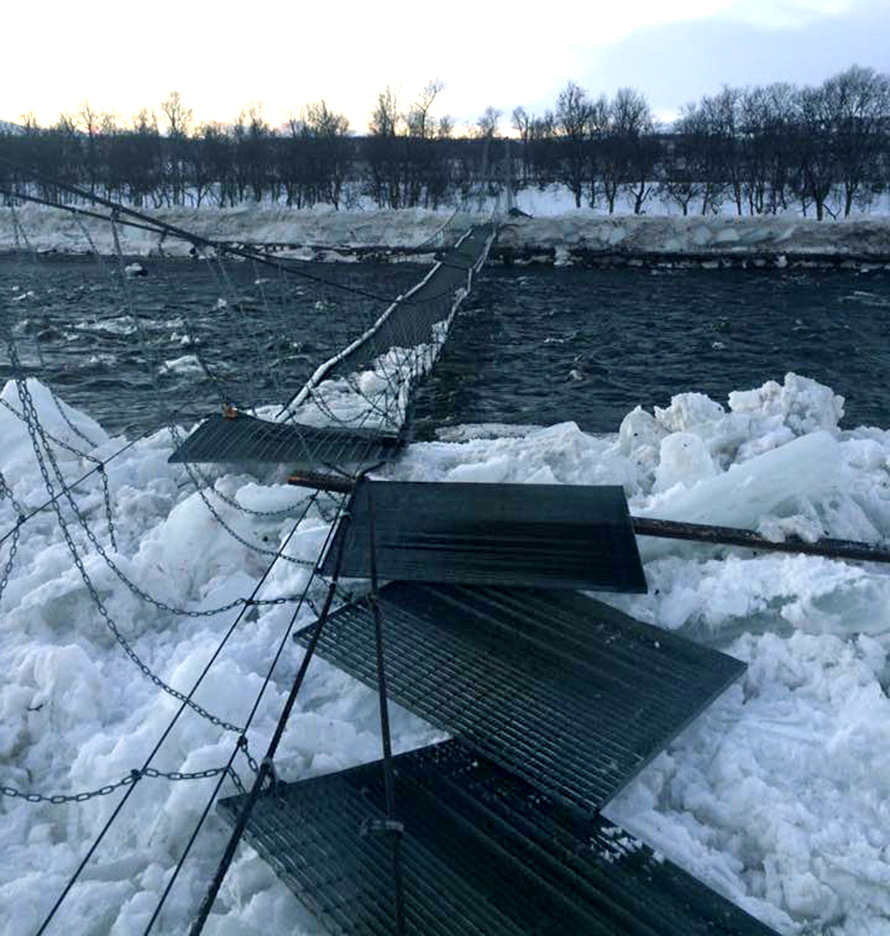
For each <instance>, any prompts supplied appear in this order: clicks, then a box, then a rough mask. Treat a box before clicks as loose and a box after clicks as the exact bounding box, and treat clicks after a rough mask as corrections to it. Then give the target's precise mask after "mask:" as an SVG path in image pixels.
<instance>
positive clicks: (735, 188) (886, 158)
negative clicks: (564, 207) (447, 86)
mask: <svg viewBox="0 0 890 936" xmlns="http://www.w3.org/2000/svg"><path fill="white" fill-rule="evenodd" d="M513 127H514V129H515V131H516V133H517V134H518V135H519V138H520V140H521V143H522V162H521V173H522V180H523V182H525V183H530V184H538V185H541V184H546V183H547V182H549V181H551V180H553V179H556V180H557V181H559V182H561V183H563V184H564V185H566V186H567V187H568V188H569V189H570V190H571V192H572V193H573V195H574V199H575V204H576V205H577V206H578V207H580V206H581V205H582V204H585V203H586V204H588V205H591V206H596V205H599V206H602V207H604V208H606V209H607V210H608V211H609V212H612V211H614V210H615V204H616V198H617V196H618V194H619V193H620V192H624V193H625V194H626V195H627V196H628V198H629V203H630V204H631V205H632V208H633V211H634V212H635V213H638V214H639V213H641V212H642V211H643V210H644V205H645V203H646V201H647V199H648V198H649V197H650V196H652V195H653V194H656V193H657V194H660V195H661V196H662V197H663V198H665V199H668V200H669V201H671V202H673V203H675V204H676V205H678V206H679V208H680V209H681V211H682V213H683V214H684V215H685V214H688V213H689V212H690V211H691V210H698V211H700V212H701V213H702V214H708V213H710V212H713V211H716V210H718V209H719V208H720V207H721V206H722V205H723V204H724V203H726V202H729V203H730V204H731V205H732V206H733V208H734V210H735V212H736V213H737V214H738V215H742V214H751V215H757V214H766V213H777V212H780V211H784V210H786V209H787V208H788V207H789V206H790V205H791V204H792V203H794V204H795V206H800V207H802V209H803V211H804V213H808V212H810V211H812V213H813V214H815V216H816V217H817V218H818V219H820V220H821V219H823V218H824V217H825V216H826V215H837V214H839V213H840V214H843V215H844V216H848V215H849V214H850V213H851V211H852V210H853V209H854V207H856V206H864V205H867V204H868V203H869V202H870V201H871V199H872V198H873V197H874V196H875V195H876V194H879V193H880V192H883V191H885V190H886V188H887V186H888V184H890V77H888V76H887V75H884V74H879V73H877V72H875V71H874V70H873V69H870V68H860V67H858V66H853V67H851V68H849V69H847V70H846V71H844V72H841V73H840V74H837V75H834V76H833V77H831V78H828V79H827V80H826V81H825V82H823V83H822V84H821V85H820V86H818V87H803V88H798V87H795V86H793V85H790V84H771V85H767V86H765V87H748V88H730V87H724V88H723V89H722V90H721V91H720V93H719V94H716V95H706V96H705V97H703V98H702V99H701V101H699V102H697V103H694V104H689V105H687V106H686V107H685V108H683V110H682V112H681V114H680V116H679V118H678V119H677V120H676V121H675V122H674V123H673V124H672V125H671V126H670V127H669V128H666V129H659V128H657V127H656V125H655V121H654V119H653V116H652V113H651V110H650V107H649V105H648V102H647V101H646V99H645V98H644V97H643V96H642V95H640V94H639V93H637V92H636V91H634V90H632V89H629V88H624V89H621V90H619V91H618V92H617V94H616V95H615V97H614V98H613V99H612V100H611V101H610V100H607V99H606V97H605V96H601V97H599V98H597V99H594V98H592V97H591V96H590V95H588V93H587V92H586V91H585V90H584V89H583V88H581V87H579V86H578V85H577V84H575V83H574V82H569V83H568V84H567V85H566V86H565V88H564V89H563V90H562V91H561V92H560V94H559V97H558V98H557V101H556V107H555V109H554V110H553V111H547V112H546V113H544V114H543V115H541V116H538V117H533V116H530V115H529V114H527V113H526V111H525V110H524V109H523V108H521V107H519V108H517V109H516V110H514V112H513ZM832 206H835V207H832Z"/></svg>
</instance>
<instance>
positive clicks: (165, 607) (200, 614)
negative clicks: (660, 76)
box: [10, 345, 314, 618]
mask: <svg viewBox="0 0 890 936" xmlns="http://www.w3.org/2000/svg"><path fill="white" fill-rule="evenodd" d="M10 354H13V349H12V346H11V345H10ZM19 379H20V378H19ZM21 383H22V388H23V389H20V391H19V396H20V398H21V397H22V396H23V395H27V397H28V399H29V400H31V396H30V391H29V390H28V389H27V384H26V383H25V382H24V381H21ZM31 408H32V410H33V413H34V420H35V421H36V431H37V433H38V434H39V435H40V439H41V441H42V443H43V447H44V449H45V450H46V453H47V456H48V457H49V459H50V462H51V464H52V466H53V470H54V472H55V474H56V477H57V478H58V479H59V482H60V484H61V485H62V492H61V493H62V495H64V497H65V499H66V500H67V501H68V504H69V506H70V507H71V509H72V511H73V512H74V515H75V517H76V518H77V520H78V522H79V523H80V525H81V527H82V528H83V530H84V532H85V533H86V535H87V538H88V539H89V541H90V543H91V544H92V546H93V547H94V549H95V550H96V552H97V553H98V554H99V555H100V556H101V557H102V559H103V560H104V562H105V564H106V565H107V566H108V568H109V569H111V571H112V572H113V573H114V575H115V576H116V577H117V578H118V579H119V580H120V581H121V582H122V583H123V584H124V585H126V587H127V588H129V589H130V591H132V592H133V594H134V595H136V596H137V597H138V598H141V599H142V600H143V601H145V602H147V603H148V604H150V605H152V606H153V607H155V608H157V609H158V610H159V611H164V612H167V613H169V614H174V615H177V616H180V617H189V618H205V617H213V616H215V615H217V614H222V613H225V612H226V611H231V610H232V609H233V608H239V607H241V606H242V605H256V606H271V605H282V604H290V603H292V602H294V601H296V600H297V598H298V596H297V595H283V596H281V597H279V598H255V599H252V600H249V599H246V598H235V599H234V600H233V601H230V602H228V603H227V604H224V605H220V606H219V607H216V608H207V609H205V610H203V611H195V610H194V609H191V608H177V607H175V606H174V605H170V604H168V603H167V602H165V601H161V600H160V599H159V598H155V597H154V596H153V595H150V594H149V593H148V592H147V591H145V590H144V589H143V588H142V587H141V586H139V585H138V584H137V583H136V582H134V581H133V580H132V579H131V578H130V577H129V576H128V575H126V574H125V573H124V572H123V570H122V569H121V568H120V566H118V565H117V563H115V562H114V560H113V559H112V558H111V557H110V556H109V555H108V553H107V552H106V550H105V548H104V546H102V544H101V543H100V542H99V540H98V538H97V537H96V534H95V533H94V532H93V530H92V528H91V527H90V525H89V523H88V521H87V519H86V517H85V516H84V515H83V512H82V511H81V510H80V507H79V506H78V504H77V502H76V501H75V500H74V498H73V496H72V495H71V491H70V489H69V488H68V486H67V485H65V484H64V478H63V477H62V473H61V470H60V469H59V467H58V464H57V462H56V461H55V458H54V457H53V455H52V452H51V450H50V449H49V447H48V445H47V442H46V430H45V429H44V428H43V426H42V425H41V424H40V421H39V417H38V415H37V410H36V407H34V404H33V401H32V402H31ZM17 415H19V418H21V419H23V420H24V421H25V423H26V424H27V425H28V430H29V432H31V430H32V424H31V423H30V422H29V421H28V419H27V418H26V417H25V416H23V415H21V414H17ZM33 439H34V436H33V433H32V441H33ZM35 451H37V449H35ZM40 459H41V456H40V455H39V454H38V461H40ZM43 467H45V466H42V468H43ZM97 468H99V469H100V470H101V468H102V462H97ZM103 475H104V472H103ZM44 484H45V485H46V488H47V492H48V493H49V495H50V497H51V498H53V497H54V496H55V494H54V491H53V488H52V485H51V482H50V481H49V474H48V472H47V473H45V474H44ZM199 493H202V494H203V492H200V491H199ZM106 495H107V488H106ZM204 500H205V503H207V501H206V498H204ZM50 506H52V507H53V509H54V510H55V511H56V514H57V516H59V522H60V524H61V525H62V526H63V527H64V526H65V521H64V519H62V517H61V514H60V513H59V510H58V508H57V504H56V501H55V500H53V502H52V504H51V505H50ZM208 506H209V505H208ZM106 509H107V510H110V502H108V501H106ZM210 512H211V514H213V516H215V517H217V518H218V520H219V522H220V523H221V524H222V525H223V526H225V524H224V521H222V519H221V518H219V514H218V513H217V512H216V511H215V510H213V509H212V508H210ZM110 524H111V532H112V536H113V530H114V526H113V520H112V521H110ZM235 535H236V536H237V534H235ZM112 542H113V541H112ZM241 542H243V543H244V544H245V545H247V546H250V543H247V542H246V541H245V540H243V539H241ZM113 545H114V543H113ZM114 548H115V549H116V548H117V546H116V545H115V546H114ZM260 551H262V552H265V553H268V554H269V555H270V556H279V557H280V558H282V559H288V560H290V561H291V562H293V563H297V564H299V565H304V566H307V567H312V566H313V565H314V563H312V562H311V561H309V560H307V559H297V558H294V557H292V556H286V555H284V554H283V553H277V552H275V551H274V550H266V549H263V550H260ZM82 574H83V575H84V576H86V578H85V581H87V582H88V586H87V587H88V588H90V590H91V592H92V591H93V588H92V584H89V576H88V574H87V573H86V572H85V571H84V572H83V573H82Z"/></svg>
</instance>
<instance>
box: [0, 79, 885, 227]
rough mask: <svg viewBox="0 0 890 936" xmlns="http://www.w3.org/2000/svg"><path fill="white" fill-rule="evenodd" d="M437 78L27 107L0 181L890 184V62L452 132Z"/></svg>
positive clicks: (11, 135)
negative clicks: (215, 113) (412, 85)
mask: <svg viewBox="0 0 890 936" xmlns="http://www.w3.org/2000/svg"><path fill="white" fill-rule="evenodd" d="M443 88H444V85H443V83H442V82H441V81H439V80H434V81H430V82H429V83H428V84H427V85H426V86H425V87H424V88H423V89H422V90H421V91H420V93H419V94H418V95H417V96H416V97H415V98H414V99H413V100H411V101H409V102H408V103H407V104H405V105H403V103H402V101H400V96H399V93H398V92H397V91H395V90H393V89H392V88H391V87H387V88H385V89H384V90H383V91H381V92H380V93H379V94H378V96H377V101H376V103H375V106H374V108H373V110H372V113H371V116H370V119H369V121H368V126H367V132H366V133H365V134H364V135H361V136H359V135H356V134H354V133H352V132H351V130H350V126H349V121H348V120H347V119H346V117H345V116H344V115H343V114H342V113H338V112H336V111H334V110H332V109H331V108H329V107H328V105H327V104H326V103H325V101H323V100H322V101H318V102H314V103H311V104H308V105H306V106H304V107H302V108H300V109H299V110H297V111H294V112H293V113H290V114H288V115H287V117H286V119H285V120H284V121H283V122H282V123H280V124H279V125H278V126H277V127H273V126H272V125H271V124H270V123H269V121H268V119H267V118H266V116H265V114H264V112H263V107H262V105H261V104H251V105H249V106H248V107H247V108H245V109H243V110H242V111H241V112H239V114H238V115H237V117H236V118H235V119H234V120H233V121H232V122H231V123H230V124H227V125H223V124H220V123H218V122H209V123H197V122H196V121H195V120H194V115H193V112H192V110H191V109H190V108H189V107H187V106H186V104H185V102H184V101H183V99H182V97H181V95H180V94H179V93H177V92H175V91H174V92H171V93H170V94H169V95H168V96H167V97H166V98H165V99H164V101H162V102H161V104H160V115H158V113H156V112H154V111H150V110H147V109H143V110H141V111H139V112H138V113H137V114H135V115H134V116H133V118H132V120H131V121H130V122H129V123H128V124H123V123H122V121H121V120H120V118H119V117H117V116H116V115H115V114H109V113H100V112H98V111H96V110H95V109H94V108H92V107H91V105H90V104H89V103H88V102H86V101H85V102H83V103H82V104H81V105H80V107H79V108H78V110H77V112H76V113H70V114H69V113H63V114H61V115H60V116H59V119H58V120H57V122H56V123H55V124H54V125H53V126H50V127H42V126H40V125H39V123H38V122H37V120H36V119H35V118H34V116H33V115H32V114H25V115H22V117H21V119H20V122H19V126H18V127H11V126H7V127H5V128H3V127H2V125H0V157H5V160H8V162H7V161H2V160H0V187H3V188H6V189H10V188H12V189H17V190H19V191H25V190H27V191H29V192H31V193H34V192H35V191H36V192H37V193H39V194H40V195H41V196H42V197H45V198H48V199H51V200H62V201H66V200H68V201H70V200H71V196H70V194H66V191H65V190H64V188H62V187H61V186H59V185H58V183H59V182H61V183H63V184H67V185H73V186H77V187H79V188H81V189H87V190H89V191H90V192H91V193H94V194H95V193H98V194H102V195H104V196H107V197H110V198H113V199H120V200H124V201H127V202H129V203H131V204H134V205H137V206H148V207H162V206H172V205H196V206H199V205H202V204H215V205H220V206H230V205H238V204H243V203H245V202H273V203H278V204H286V205H289V206H295V207H306V206H311V205H315V204H319V203H324V204H330V205H333V206H334V207H336V208H339V207H341V206H344V205H347V206H348V205H350V204H351V202H352V200H354V199H355V198H357V197H358V196H370V197H371V198H372V199H373V200H374V202H375V203H376V204H377V205H378V206H380V207H391V208H403V207H414V206H425V207H436V206H438V205H441V204H451V203H454V202H456V201H458V200H459V199H461V198H462V197H465V196H466V195H467V194H468V193H469V192H471V191H474V190H478V188H479V187H480V185H482V184H484V185H488V186H490V187H497V186H501V185H504V184H506V183H507V181H508V180H509V181H510V183H511V184H513V185H514V186H516V187H519V188H521V187H523V186H540V187H544V186H547V185H550V184H552V183H554V182H556V183H560V184H562V185H565V186H566V187H567V188H568V189H569V190H570V191H571V193H572V195H573V197H574V202H575V205H576V206H578V207H581V206H583V205H588V206H592V207H598V208H600V209H603V210H606V211H608V212H610V213H611V212H614V211H615V210H616V207H617V206H618V205H619V204H620V203H621V200H622V199H626V202H627V204H628V205H629V206H630V207H631V209H632V210H633V211H634V212H635V213H643V212H644V211H645V210H646V205H647V203H648V202H649V200H650V199H651V198H652V197H653V196H659V197H660V198H662V199H664V200H667V201H670V202H671V203H674V204H676V205H677V206H678V207H679V209H680V210H681V211H682V213H683V214H688V213H690V212H693V211H695V212H700V213H702V214H709V213H711V212H714V211H717V210H721V209H722V207H723V206H724V205H727V204H728V205H730V206H731V207H732V208H733V209H734V210H735V212H736V213H737V214H739V215H742V214H751V215H756V214H766V213H777V212H780V211H784V210H787V209H788V208H789V207H792V206H794V207H795V208H802V209H803V210H804V212H805V213H810V212H812V214H813V215H815V217H817V218H819V219H822V218H824V217H826V216H836V215H839V214H843V215H844V216H846V215H849V214H850V213H851V211H853V210H854V208H856V207H861V206H864V205H867V204H868V203H869V201H870V200H871V199H872V198H874V196H875V195H876V194H879V193H881V192H882V191H885V190H886V188H887V186H888V184H890V77H888V76H887V75H884V74H880V73H877V72H875V71H874V70H873V69H870V68H860V67H858V66H853V67H851V68H849V69H847V70H846V71H844V72H841V73H840V74H837V75H834V76H833V77H831V78H829V79H827V80H826V81H824V82H823V83H822V84H821V85H819V86H818V87H796V86H793V85H789V84H772V85H768V86H765V87H753V88H752V87H749V88H730V87H724V88H723V89H722V90H721V91H720V92H719V93H718V94H716V95H708V96H705V97H703V98H702V99H701V100H700V101H699V102H697V103H694V104H689V105H687V106H686V107H685V108H683V110H682V111H681V113H680V116H679V117H678V119H677V120H676V121H674V123H673V124H671V125H670V126H668V127H661V126H658V125H657V123H656V121H655V119H654V117H653V114H652V111H651V108H650V105H649V103H648V101H647V100H646V98H645V97H644V96H643V95H642V94H640V93H639V92H637V91H635V90H633V89H630V88H623V89H621V90H619V91H618V92H617V93H616V94H615V95H614V97H613V98H612V99H611V100H610V99H608V98H606V97H605V96H600V97H598V98H595V97H593V96H592V95H590V94H589V93H588V92H587V91H586V90H585V89H584V88H582V87H581V86H580V85H578V84H576V83H575V82H572V81H570V82H568V83H567V84H566V86H565V87H564V88H563V90H562V91H561V92H560V93H559V95H558V97H557V100H556V104H555V107H554V108H553V109H552V110H547V111H545V112H544V113H543V114H539V115H533V114H530V113H528V112H527V111H526V109H525V108H523V107H517V108H516V109H515V110H514V111H513V113H512V135H511V138H509V139H508V138H505V137H504V136H502V135H501V133H500V128H501V123H500V119H501V116H502V115H501V112H500V111H498V110H496V109H495V108H492V107H489V108H487V109H486V110H485V111H484V112H483V114H482V115H481V116H480V118H479V120H478V122H477V125H476V127H475V128H474V129H473V130H472V131H464V132H462V133H460V134H457V133H456V131H455V126H454V122H453V121H452V120H451V119H450V118H449V117H448V116H437V115H436V114H435V105H436V103H437V100H438V99H439V95H440V93H441V92H442V90H443Z"/></svg>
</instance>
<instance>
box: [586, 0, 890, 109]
mask: <svg viewBox="0 0 890 936" xmlns="http://www.w3.org/2000/svg"><path fill="white" fill-rule="evenodd" d="M746 2H747V0H746ZM835 5H839V4H835ZM778 6H780V7H782V8H784V9H786V10H790V9H791V8H792V7H800V8H802V9H803V8H804V7H805V8H806V10H805V12H806V19H800V20H797V21H795V23H794V24H793V25H778V24H777V23H778V20H774V21H770V22H764V21H760V22H750V21H748V18H747V16H748V14H746V18H745V19H744V20H739V19H738V18H736V17H735V16H734V15H733V10H728V11H727V12H726V13H724V14H721V15H720V16H717V17H711V18H708V19H704V20H696V21H694V22H689V23H667V24H663V25H659V26H651V27H646V28H644V29H640V30H637V31H636V32H635V33H633V34H632V35H630V36H627V37H626V38H625V39H623V40H621V41H619V42H616V43H614V44H613V45H611V46H609V47H608V48H606V49H601V50H599V51H598V53H597V54H596V55H595V56H591V58H590V60H589V62H588V64H587V67H586V68H585V70H584V72H583V73H582V74H581V75H579V76H578V77H577V80H578V81H579V82H580V83H581V84H582V85H583V86H584V87H586V88H587V89H588V90H589V91H590V92H592V93H594V94H599V92H600V91H605V92H607V93H609V94H612V93H614V91H615V89H616V88H618V87H621V86H624V85H630V86H632V87H635V88H637V89H639V90H641V91H643V92H644V93H645V94H646V95H647V97H648V98H649V101H650V103H651V104H652V107H653V109H654V110H656V111H661V112H674V113H675V112H677V111H678V110H679V108H680V107H681V106H682V105H683V104H685V103H687V102H689V101H693V100H697V99H698V98H700V97H701V95H702V94H704V93H713V92H715V91H717V90H719V88H720V86H721V85H722V84H729V85H735V86H746V85H755V84H769V83H771V82H774V81H787V82H792V83H795V84H819V83H821V82H822V81H823V80H824V79H825V78H827V77H829V76H830V75H832V74H835V73H836V72H839V71H842V70H844V69H845V68H848V67H849V66H850V65H853V64H859V65H864V66H871V67H873V68H875V69H877V70H878V71H887V67H888V64H890V61H888V52H887V48H888V46H887V41H886V37H887V35H890V22H888V20H890V12H888V8H887V7H886V5H885V4H884V3H883V2H880V3H859V4H857V5H856V9H855V10H854V11H853V13H849V12H845V13H841V14H833V13H824V12H821V11H820V10H819V9H817V8H818V7H820V6H826V7H827V6H828V3H827V2H825V3H821V4H820V3H819V2H818V0H809V2H806V3H803V2H800V3H791V2H786V3H782V4H779V5H778ZM845 6H849V4H845Z"/></svg>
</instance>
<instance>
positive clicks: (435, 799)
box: [219, 740, 772, 936]
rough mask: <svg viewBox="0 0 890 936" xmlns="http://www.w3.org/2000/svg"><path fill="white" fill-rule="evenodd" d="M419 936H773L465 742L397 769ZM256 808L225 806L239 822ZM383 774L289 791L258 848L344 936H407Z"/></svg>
mask: <svg viewBox="0 0 890 936" xmlns="http://www.w3.org/2000/svg"><path fill="white" fill-rule="evenodd" d="M393 765H394V768H395V776H396V809H397V814H398V818H399V819H400V820H401V821H402V822H403V823H404V826H405V835H404V838H403V843H402V849H401V853H402V867H403V880H404V894H405V911H406V924H407V925H406V931H407V933H410V934H412V936H442V934H448V936H458V934H460V936H463V934H487V936H502V934H503V936H506V934H532V933H534V934H536V936H556V934H559V936H562V934H565V933H573V934H575V933H578V934H582V933H583V934H600V936H618V934H631V933H632V934H638V936H639V934H649V936H654V934H660V936H664V934H669V933H670V934H674V933H675V934H678V936H699V934H701V936H705V934H707V936H728V934H736V936H764V934H768V933H771V932H772V931H771V930H770V929H768V928H767V927H766V926H764V925H763V924H761V923H759V922H758V921H757V920H755V919H753V918H752V917H750V916H748V915H747V914H746V913H744V911H742V910H740V909H739V908H737V907H735V906H734V905H733V904H731V903H729V902H728V901H726V900H725V899H723V898H722V897H720V896H719V895H717V894H716V893H714V892H713V891H711V890H709V889H708V888H707V887H706V886H705V885H703V884H702V883H700V882H699V881H697V880H695V879H694V878H693V877H691V876H690V875H689V874H687V873H686V872H684V871H682V870H680V869H679V868H677V867H676V866H675V865H673V864H671V863H670V862H668V861H665V860H663V859H659V858H656V856H655V855H654V854H653V852H652V850H651V849H650V848H648V847H647V846H646V845H644V844H642V843H641V842H640V841H638V840H637V839H634V838H633V837H632V836H630V835H629V834H628V833H627V832H625V831H624V830H623V829H621V828H619V827H617V826H615V825H614V824H613V823H611V822H609V821H607V820H605V819H603V818H602V817H590V816H580V815H579V814H578V813H577V812H575V811H573V810H567V809H565V808H564V807H562V806H561V805H560V804H559V803H557V802H555V801H554V800H553V799H551V798H549V797H547V796H545V795H542V794H541V793H540V791H538V790H536V789H535V788H534V787H532V786H530V785H529V784H528V783H526V782H525V781H524V780H522V779H521V778H520V777H517V776H516V775H515V774H511V773H509V772H507V771H505V770H503V769H502V768H500V767H498V766H497V765H496V764H494V763H493V762H492V761H489V760H487V759H485V758H482V757H480V756H479V755H478V753H477V752H475V751H473V750H471V749H470V748H468V747H466V746H464V745H462V744H461V743H460V742H458V741H454V740H452V741H447V742H445V743H444V744H439V745H433V746H431V747H427V748H422V749H420V750H417V751H412V752H411V753H408V754H403V755H400V756H398V757H396V758H395V759H394V762H393ZM244 799H245V797H244V796H237V797H232V798H231V799H227V800H224V801H222V802H221V803H220V805H219V809H220V812H221V813H222V815H223V816H224V817H225V818H226V819H228V820H229V821H230V822H234V821H235V820H236V818H237V815H238V812H239V810H240V807H241V805H242V804H243V802H244ZM384 817H385V794H384V789H383V779H382V770H381V763H380V762H379V761H378V762H376V763H373V764H366V765H364V766H362V767H358V768H354V769H352V770H347V771H344V772H342V773H338V774H333V775H329V776H325V777H319V778H314V779H311V780H306V781H303V782H301V783H294V784H279V785H278V786H277V787H276V788H275V789H273V790H271V791H267V792H266V793H264V794H262V795H261V797H260V799H259V800H258V801H257V803H256V806H255V808H254V811H253V814H252V816H251V819H250V822H249V824H248V826H247V830H246V835H245V838H246V840H247V841H248V842H249V843H250V844H251V845H252V846H253V847H254V848H255V849H256V850H257V851H258V852H259V854H260V855H261V857H262V858H263V859H264V860H266V861H267V862H268V863H269V864H270V865H271V866H272V868H273V869H274V870H275V872H276V873H277V874H278V876H279V877H280V878H281V879H282V880H283V881H284V882H285V883H286V884H287V885H288V887H290V889H291V890H292V891H293V892H294V893H295V894H296V895H297V896H298V897H299V898H300V899H301V900H302V901H303V902H304V903H305V904H306V905H307V906H308V907H309V908H310V909H311V910H312V911H313V912H314V913H315V914H316V915H317V916H318V917H319V919H320V921H321V922H322V923H323V924H324V925H325V926H326V927H327V928H328V929H329V930H330V931H332V932H334V933H344V934H387V936H391V934H392V933H394V932H395V926H394V922H395V921H394V906H393V903H394V902H393V888H392V879H391V867H392V862H391V852H390V845H389V843H388V842H387V841H386V840H385V839H384V838H382V837H378V836H374V835H371V836H367V835H365V836H363V835H361V834H360V829H361V827H362V824H363V822H366V821H368V820H370V821H374V820H382V819H383V818H384Z"/></svg>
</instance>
